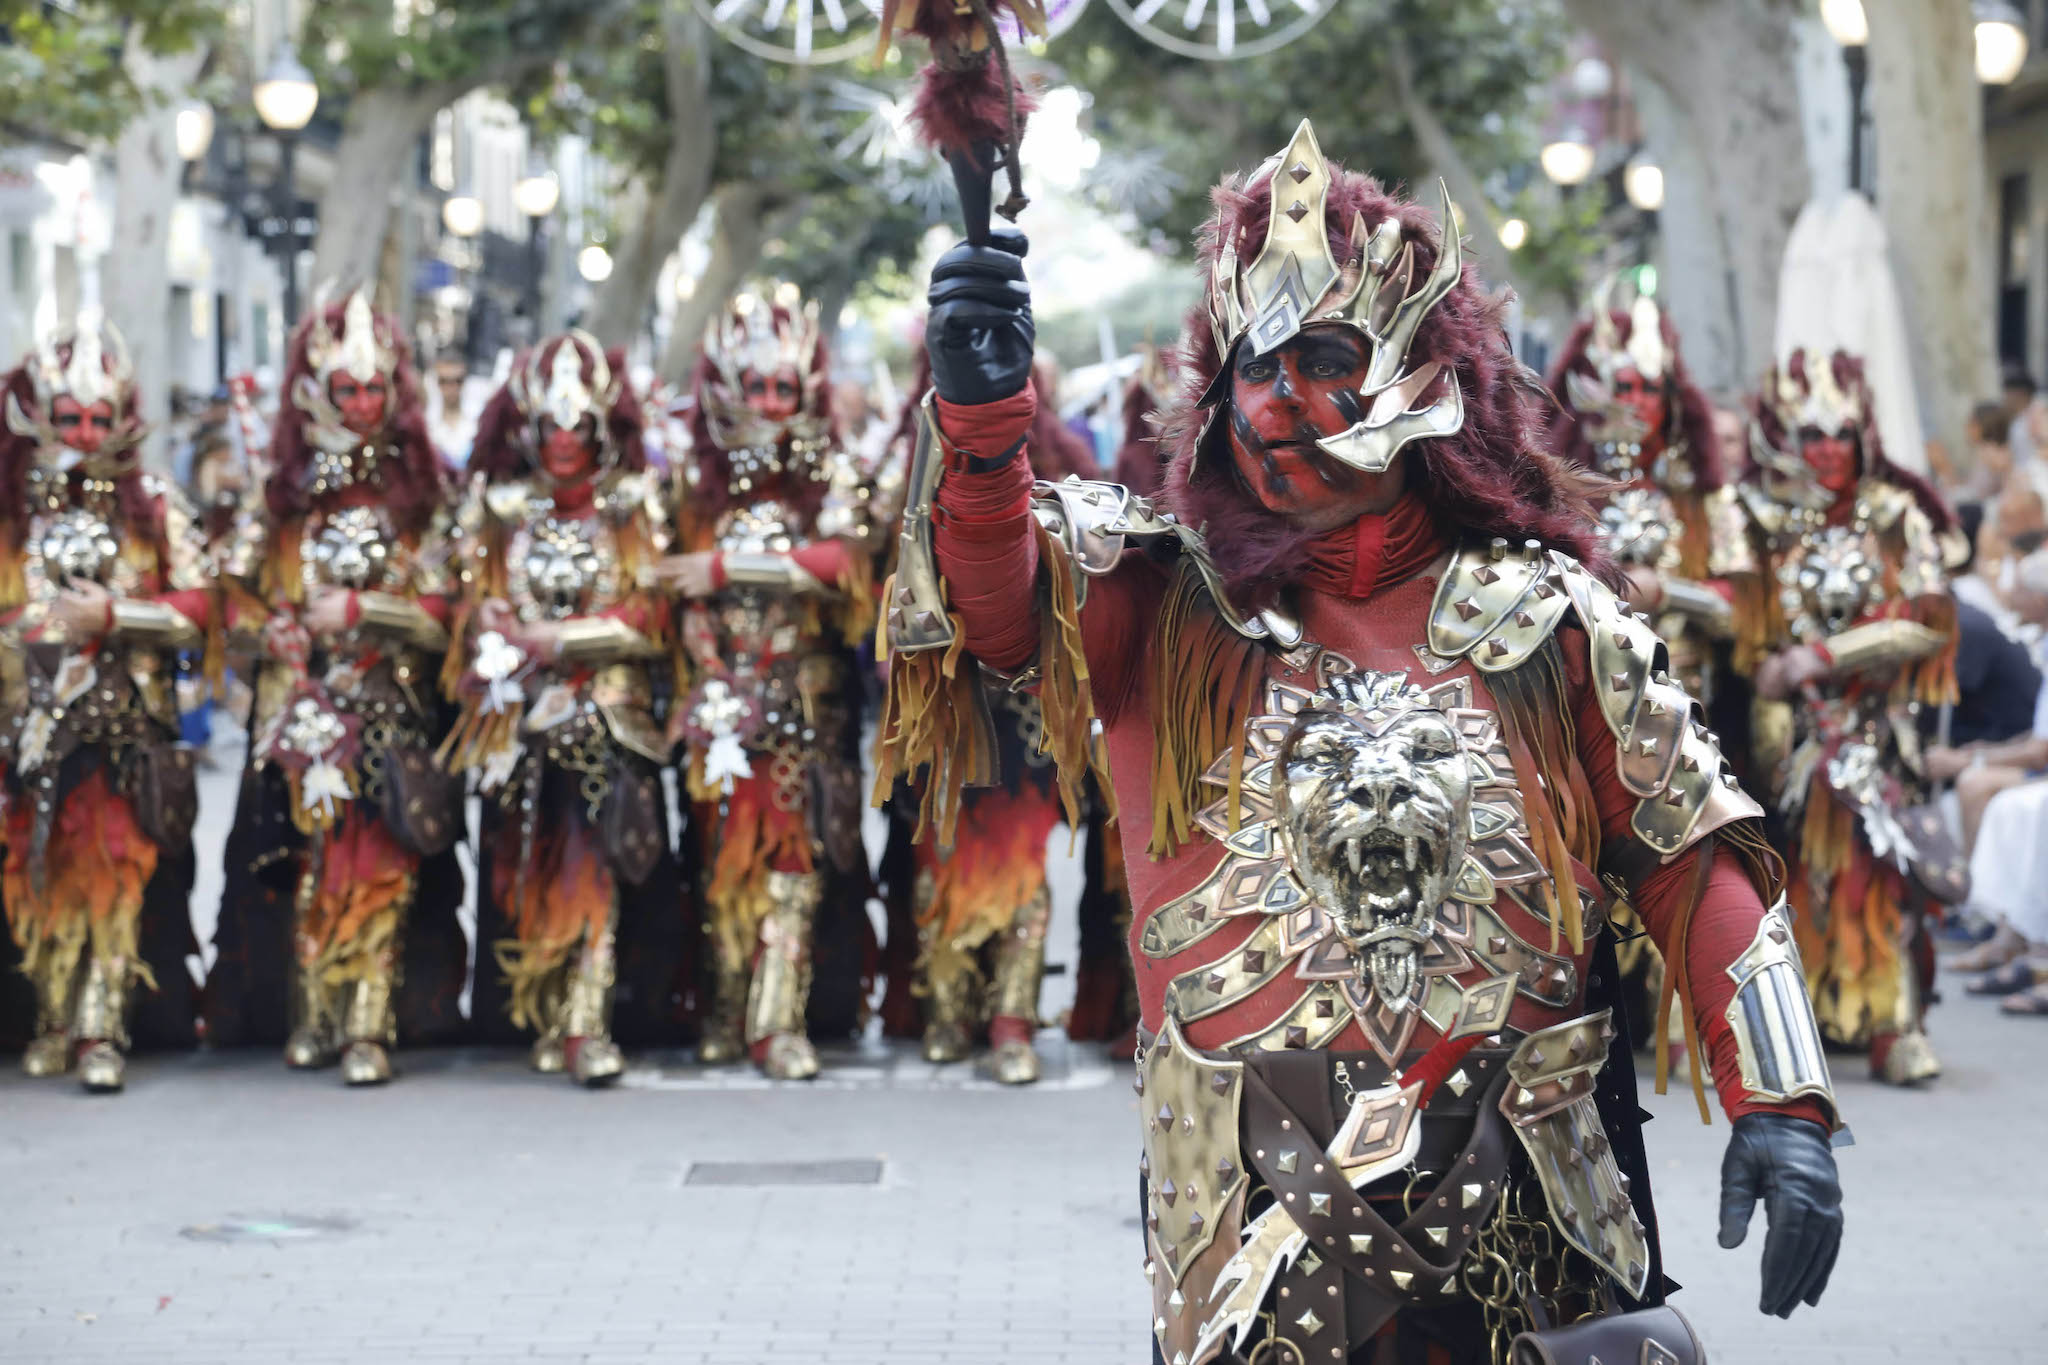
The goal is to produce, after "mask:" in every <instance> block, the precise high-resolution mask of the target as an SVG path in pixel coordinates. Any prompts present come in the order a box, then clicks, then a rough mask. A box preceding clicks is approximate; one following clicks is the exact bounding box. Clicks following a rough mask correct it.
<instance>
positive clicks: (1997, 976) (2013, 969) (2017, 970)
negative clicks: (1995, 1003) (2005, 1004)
mask: <svg viewBox="0 0 2048 1365" xmlns="http://www.w3.org/2000/svg"><path fill="white" fill-rule="evenodd" d="M2033 984H2034V968H2033V966H2032V964H2030V963H2027V962H2008V963H2006V964H2005V965H2004V966H2003V967H2000V968H1999V969H1998V970H1997V971H1993V972H1986V973H1984V975H1982V976H1980V977H1978V978H1977V979H1976V980H1975V981H1972V982H1971V983H1970V984H1969V985H1967V986H1965V987H1963V989H1964V990H1966V991H1968V992H1969V993H1970V994H1971V995H2015V994H2017V993H2018V992H2020V991H2023V990H2027V989H2029V988H2030V987H2032V986H2033Z"/></svg>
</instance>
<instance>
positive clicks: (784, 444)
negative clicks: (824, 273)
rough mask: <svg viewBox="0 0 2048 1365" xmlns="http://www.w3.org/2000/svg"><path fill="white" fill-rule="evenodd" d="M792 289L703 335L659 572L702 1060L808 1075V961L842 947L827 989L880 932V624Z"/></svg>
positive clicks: (736, 306) (748, 302) (814, 343)
mask: <svg viewBox="0 0 2048 1365" xmlns="http://www.w3.org/2000/svg"><path fill="white" fill-rule="evenodd" d="M779 293H780V297H779V298H778V299H777V300H775V301H771V299H770V298H766V297H757V296H754V295H751V294H747V295H742V296H740V297H739V298H738V299H736V300H734V301H733V303H732V305H731V306H730V307H728V308H726V309H724V310H722V311H721V313H720V315H719V317H717V318H716V319H714V320H713V322H712V324H711V326H710V328H709V329H708V331H707V333H706V336H705V340H704V354H703V357H702V359H701V361H700V362H699V365H698V370H697V375H696V385H695V389H696V397H697V403H696V407H695V409H694V411H693V412H692V414H691V426H692V432H693V440H692V448H691V450H690V453H689V454H688V456H687V457H685V460H684V463H683V464H682V466H681V469H680V472H679V474H678V476H677V478H676V490H675V498H674V500H675V508H676V511H675V517H674V520H675V528H676V547H677V548H678V549H679V550H680V551H682V553H680V554H677V555H674V556H672V557H671V558H670V559H669V560H668V561H667V562H666V564H665V565H664V567H663V569H662V575H663V577H664V579H665V581H666V582H667V583H668V585H669V586H670V587H671V588H672V590H673V591H674V592H675V593H676V595H677V596H678V597H680V598H681V599H682V613H681V623H680V631H681V641H680V650H679V653H680V656H681V659H682V665H681V671H682V674H683V684H684V685H683V687H682V689H681V696H682V700H681V702H680V703H679V704H678V706H677V708H676V711H675V714H674V716H673V718H672V721H671V729H672V730H673V731H675V732H676V733H677V734H678V735H679V736H680V738H681V739H682V740H683V743H684V748H683V753H682V756H681V759H680V761H681V762H682V763H683V764H684V766H685V774H686V779H687V783H688V791H689V794H690V797H691V799H692V801H693V802H694V803H695V813H694V816H693V820H694V823H695V826H696V829H697V831H698V837H699V839H700V840H701V841H702V848H703V856H704V862H705V866H706V869H707V873H706V885H705V934H706V938H707V940H708V941H707V944H706V947H707V949H708V951H709V954H710V958H711V971H710V977H711V980H710V982H709V987H710V990H709V996H710V999H709V1002H708V1005H709V1007H708V1009H707V1010H706V1011H705V1017H704V1025H703V1039H702V1042H701V1043H700V1046H699V1056H700V1057H701V1058H702V1059H703V1060H705V1061H709V1062H730V1061H736V1060H738V1059H739V1058H740V1057H742V1056H751V1057H752V1058H753V1060H754V1062H755V1064H756V1065H757V1066H759V1067H760V1068H761V1070H762V1071H763V1072H764V1073H766V1074H767V1075H769V1076H771V1077H774V1078H777V1079H783V1080H803V1079H808V1078H809V1077H811V1076H814V1075H816V1074H817V1070H818V1056H817V1050H816V1049H815V1048H814V1047H813V1046H812V1043H811V1040H810V1038H809V1036H808V1034H807V1015H808V1012H809V1006H810V1004H811V987H812V979H813V974H814V968H815V967H816V965H817V962H816V957H815V956H814V949H815V948H817V947H819V946H820V945H821V944H823V943H825V942H828V941H829V942H832V943H834V944H835V945H838V951H835V952H834V953H833V954H832V955H831V956H832V959H833V968H832V975H833V977H834V978H835V979H838V980H841V981H844V980H845V979H846V978H849V977H851V978H852V979H853V980H855V981H857V980H858V978H859V976H860V975H861V973H862V971H863V969H864V968H863V961H862V960H863V958H864V957H865V956H866V954H865V952H864V951H863V949H864V945H865V944H866V943H867V942H868V941H869V938H870V936H871V931H869V930H867V929H866V928H865V926H866V923H867V917H866V909H865V901H866V896H867V893H868V880H869V879H868V869H867V855H866V852H865V850H864V849H863V847H862V845H861V836H860V819H861V812H862V807H863V803H862V800H861V796H862V794H863V793H862V787H861V779H860V747H859V745H860V728H859V704H860V695H861V687H860V679H859V677H858V674H857V672H856V670H855V667H854V656H853V653H852V646H853V645H854V644H856V643H857V642H859V641H861V640H863V639H864V638H866V636H867V635H868V633H869V632H870V631H871V629H872V625H873V621H874V600H873V588H872V584H873V570H872V560H873V550H872V548H871V546H872V544H873V542H874V541H875V539H876V536H875V534H874V528H873V524H872V520H871V516H870V512H869V506H870V494H871V491H872V490H871V489H869V488H868V487H867V485H866V482H865V480H864V479H863V477H862V474H861V471H860V468H859V466H858V463H857V462H856V461H855V459H854V458H853V456H852V455H851V453H849V452H848V451H847V450H846V449H845V448H844V447H843V446H842V445H841V444H840V442H839V441H838V439H837V438H836V437H835V436H834V434H833V429H832V412H831V384H830V379H829V376H830V367H829V365H828V364H827V357H826V350H825V344H824V339H823V337H822V335H821V333H820V331H819V326H818V317H817V308H816V305H815V304H813V305H811V306H809V307H804V306H802V305H801V304H800V303H798V302H796V301H795V300H794V297H793V295H791V294H790V293H789V291H786V290H785V291H779ZM828 893H829V894H828ZM849 945H850V946H849Z"/></svg>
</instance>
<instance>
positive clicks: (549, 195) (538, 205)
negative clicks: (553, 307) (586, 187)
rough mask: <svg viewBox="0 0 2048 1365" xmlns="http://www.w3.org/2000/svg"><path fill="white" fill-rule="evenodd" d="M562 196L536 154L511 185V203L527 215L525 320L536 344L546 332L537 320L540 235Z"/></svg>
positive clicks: (543, 257)
mask: <svg viewBox="0 0 2048 1365" xmlns="http://www.w3.org/2000/svg"><path fill="white" fill-rule="evenodd" d="M561 197H562V186H561V182H560V181H558V180H556V179H555V175H554V172H553V171H550V170H549V169H548V168H547V165H546V163H545V162H543V161H541V160H540V158H538V157H535V158H534V159H533V160H532V162H531V163H529V165H528V166H527V171H526V175H525V176H524V177H523V178H521V180H520V181H519V183H518V184H516V185H514V186H513V187H512V202H513V205H514V206H515V207H517V208H518V210H519V211H520V212H521V213H523V214H525V215H526V267H527V268H526V320H527V322H528V323H529V324H530V325H531V326H532V328H533V343H534V344H535V345H539V344H540V340H541V337H542V336H543V335H544V334H545V332H544V329H543V328H542V327H541V322H540V310H541V276H542V275H543V274H544V273H545V266H546V261H547V255H546V252H545V251H544V250H543V247H542V238H543V237H544V235H545V231H546V225H547V218H548V215H549V214H551V213H553V212H554V211H555V205H556V203H557V202H559V201H560V199H561Z"/></svg>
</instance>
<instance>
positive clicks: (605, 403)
mask: <svg viewBox="0 0 2048 1365" xmlns="http://www.w3.org/2000/svg"><path fill="white" fill-rule="evenodd" d="M546 351H547V345H546V344H545V343H543V344H541V345H539V346H536V347H534V348H533V350H532V351H531V352H530V353H529V354H528V355H527V358H526V364H525V365H523V366H520V367H519V368H517V369H515V370H514V371H513V372H512V379H511V389H512V401H513V402H515V403H517V404H518V405H519V412H520V415H521V416H523V417H525V418H526V420H527V423H528V425H529V427H530V428H531V435H532V439H533V447H534V449H536V450H538V449H539V447H540V423H541V419H542V418H546V419H547V420H549V421H551V422H553V423H554V424H555V426H556V428H557V429H559V430H562V431H574V430H575V429H576V428H577V427H578V426H580V425H581V424H582V423H583V421H584V419H585V418H594V419H595V420H596V425H597V441H598V447H599V452H600V454H601V455H603V454H609V453H610V452H611V427H610V418H611V413H612V406H613V405H614V404H615V403H617V402H618V401H619V389H620V386H621V385H622V384H624V382H625V376H623V375H617V376H615V375H613V374H612V367H611V362H610V361H608V360H606V359H605V355H604V347H603V346H602V345H600V344H599V343H598V340H597V338H596V337H594V336H592V335H591V334H590V333H588V332H586V331H584V330H583V329H582V328H580V327H572V328H570V329H569V331H568V332H567V333H565V334H564V335H563V336H562V337H561V341H560V344H559V345H557V346H556V347H555V353H554V356H553V358H552V359H551V360H549V362H548V364H547V368H546V370H545V372H543V370H542V368H541V356H542V355H544V354H545V353H546ZM586 360H587V361H588V362H589V364H590V378H589V379H588V380H586V379H584V377H583V365H584V362H585V361H586Z"/></svg>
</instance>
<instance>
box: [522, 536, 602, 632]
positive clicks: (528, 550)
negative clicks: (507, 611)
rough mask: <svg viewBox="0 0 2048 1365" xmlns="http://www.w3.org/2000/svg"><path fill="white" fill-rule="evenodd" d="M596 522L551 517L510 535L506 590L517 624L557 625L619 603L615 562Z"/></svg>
mask: <svg viewBox="0 0 2048 1365" xmlns="http://www.w3.org/2000/svg"><path fill="white" fill-rule="evenodd" d="M612 541H613V537H612V536H611V534H610V532H609V530H608V529H607V528H605V527H604V526H603V525H602V524H601V523H600V522H598V521H597V520H596V519H595V518H583V517H558V516H556V515H554V514H553V513H552V512H549V513H547V514H546V515H543V516H541V517H539V518H538V519H536V520H534V521H532V522H529V523H527V524H526V525H524V526H521V527H520V528H519V529H517V530H516V531H514V532H513V535H512V542H511V545H510V547H509V548H508V550H507V552H506V570H507V574H506V576H507V579H508V583H507V587H508V589H509V592H510V597H511V601H512V605H513V608H514V610H516V611H517V612H518V613H519V615H520V618H521V619H522V620H527V621H562V620H566V619H568V618H569V617H571V616H580V615H583V614H585V613H587V612H589V611H591V610H592V609H593V608H594V607H600V606H609V605H610V604H612V603H614V602H616V601H618V599H619V556H618V551H617V548H616V546H615V545H614V544H613V543H612Z"/></svg>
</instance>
